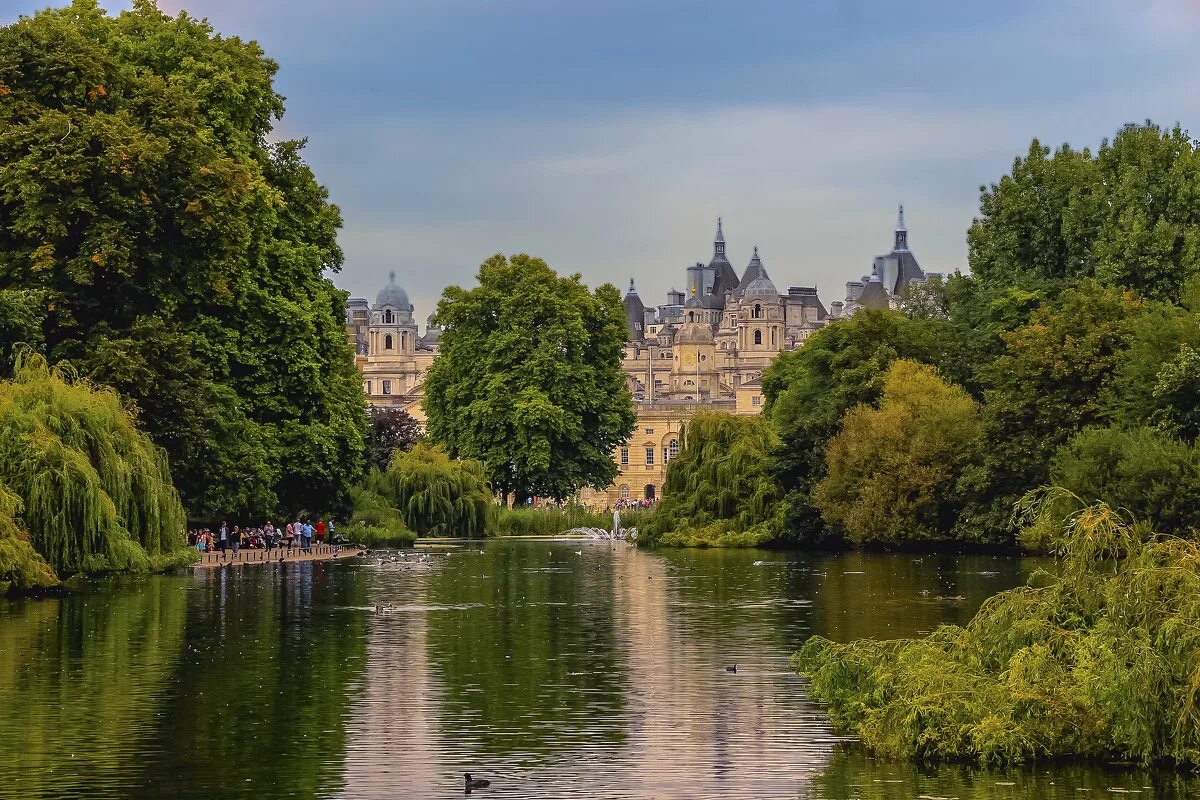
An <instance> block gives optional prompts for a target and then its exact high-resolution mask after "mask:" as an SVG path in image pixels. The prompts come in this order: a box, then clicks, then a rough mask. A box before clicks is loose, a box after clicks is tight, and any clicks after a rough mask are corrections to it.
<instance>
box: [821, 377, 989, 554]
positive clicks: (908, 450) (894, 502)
mask: <svg viewBox="0 0 1200 800" xmlns="http://www.w3.org/2000/svg"><path fill="white" fill-rule="evenodd" d="M982 437H983V428H982V425H981V423H980V419H979V404H978V403H976V402H975V401H974V400H972V399H971V397H970V396H969V395H968V394H967V393H966V392H965V391H964V390H963V389H962V388H961V387H959V386H954V385H952V384H949V383H947V382H946V381H944V380H943V379H942V378H941V377H940V376H939V375H938V373H937V370H935V369H933V368H932V367H929V366H926V365H924V364H918V363H917V362H915V361H907V360H899V361H895V362H893V363H892V366H891V367H890V368H889V369H888V371H887V374H886V375H885V376H884V384H883V395H882V397H881V398H880V401H879V407H878V408H875V407H873V406H870V405H859V406H856V407H855V408H852V409H850V410H849V411H847V412H846V416H845V421H844V422H843V424H842V430H841V432H840V433H839V434H838V435H837V436H835V437H834V438H833V440H832V441H830V443H829V449H828V452H827V455H826V458H827V460H828V467H827V474H826V476H825V477H824V478H823V479H822V480H821V482H820V483H818V484H817V487H816V489H815V491H814V493H813V498H814V500H815V502H816V503H817V505H818V507H819V508H820V509H821V511H822V513H823V514H824V515H825V519H826V520H827V521H829V522H832V523H835V524H837V525H839V526H840V527H841V528H843V529H844V530H845V531H846V532H847V533H848V534H849V536H850V539H851V540H852V541H854V542H855V543H858V544H862V543H865V542H874V543H882V544H889V545H896V544H901V543H903V542H905V541H912V540H920V539H945V538H949V536H950V533H951V530H952V529H953V527H954V524H955V522H956V517H957V510H958V509H957V497H956V491H955V489H956V482H957V480H958V477H959V475H960V474H961V472H962V470H963V468H964V467H965V466H966V465H968V464H970V463H972V462H973V461H974V460H976V459H977V458H978V457H979V455H980V454H979V446H980V442H981V440H982Z"/></svg>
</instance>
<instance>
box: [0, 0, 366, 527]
mask: <svg viewBox="0 0 1200 800" xmlns="http://www.w3.org/2000/svg"><path fill="white" fill-rule="evenodd" d="M275 69H276V65H275V63H274V62H273V61H271V60H270V59H268V58H266V57H265V56H264V55H263V53H262V51H261V50H260V49H259V47H258V46H257V45H256V44H254V43H253V42H244V41H242V40H240V39H237V38H224V37H221V36H219V35H217V34H215V33H214V32H213V30H212V29H211V28H210V27H209V25H208V24H207V23H206V22H202V21H198V20H195V19H192V18H190V17H188V16H187V15H185V14H181V15H179V16H177V17H175V18H170V17H167V16H165V15H164V14H162V13H161V12H159V11H158V9H157V8H156V7H155V5H154V4H153V3H152V2H150V1H149V0H135V2H134V4H133V8H132V9H131V10H130V11H127V12H124V13H122V14H120V15H119V16H117V17H115V18H114V17H109V16H107V15H105V14H104V13H103V12H102V11H101V10H99V9H98V8H97V6H96V3H95V2H94V0H75V2H74V3H73V4H72V5H71V6H70V7H69V8H66V9H61V10H52V11H45V12H42V13H39V14H37V15H35V16H33V17H30V18H22V19H20V20H18V21H17V22H16V23H14V24H12V25H10V26H8V27H5V28H0V164H2V165H3V167H4V168H3V169H2V170H0V291H6V290H20V291H27V292H36V293H37V295H36V296H37V297H39V298H40V301H41V305H40V307H39V308H38V309H37V311H38V312H39V313H38V314H33V313H32V312H31V311H27V312H23V313H25V314H26V316H30V317H32V318H34V319H39V317H42V319H39V321H40V322H41V326H40V327H41V331H40V333H41V334H42V337H41V338H42V340H43V341H44V348H45V352H46V354H47V355H48V357H49V358H50V359H51V361H54V362H60V361H70V362H71V363H72V364H73V365H74V366H75V367H76V368H77V369H78V370H80V371H81V372H82V373H84V374H86V375H88V376H90V377H91V378H93V379H94V380H97V381H101V382H104V383H108V384H110V385H112V386H114V387H116V388H117V389H119V390H120V391H121V392H122V393H123V394H124V395H126V396H127V397H129V398H131V399H132V400H133V401H134V402H135V403H136V405H137V406H138V408H139V414H140V419H141V422H142V424H143V425H144V426H145V427H146V429H147V430H148V431H149V432H150V434H151V435H152V437H153V438H154V440H155V441H156V442H157V443H158V444H160V445H162V446H163V447H164V448H165V449H166V450H167V453H168V455H169V458H170V463H171V469H172V472H173V474H174V476H175V482H176V485H177V486H178V488H179V491H180V493H181V495H182V497H183V500H184V502H185V504H186V505H187V507H188V508H189V510H190V511H191V513H192V514H193V515H195V516H199V517H214V516H218V515H226V514H228V515H235V514H242V513H259V512H265V511H269V510H272V509H274V508H277V507H279V506H282V507H287V508H293V509H294V508H297V507H313V506H315V507H328V506H332V505H336V504H338V503H339V502H341V501H343V500H344V498H345V496H346V494H347V491H348V488H349V486H350V484H351V483H352V482H353V481H354V480H355V479H357V477H358V476H359V474H360V473H361V468H362V463H363V440H364V435H365V427H366V418H365V404H364V400H363V397H362V393H361V390H360V387H359V381H358V378H357V376H356V375H355V372H354V367H353V361H352V357H351V353H350V349H349V345H348V344H347V342H346V340H345V332H344V328H343V325H342V316H343V308H344V297H343V294H342V293H341V292H340V291H338V290H337V289H336V288H335V287H334V286H333V284H332V283H331V282H330V281H329V280H328V279H327V278H326V277H325V271H326V270H333V271H336V270H337V269H338V268H339V267H340V265H341V261H342V254H341V251H340V250H339V248H338V246H337V243H336V239H335V234H336V231H337V228H338V227H339V225H340V215H339V213H338V210H337V208H336V207H335V206H333V205H331V204H330V203H329V201H328V197H327V193H326V191H325V190H324V189H323V188H322V187H321V186H320V185H319V184H318V183H317V182H316V180H315V178H314V176H313V174H312V172H311V170H310V169H309V168H308V167H307V166H306V165H305V163H304V162H303V160H302V159H301V157H300V148H301V145H302V143H300V142H282V143H278V144H275V145H270V144H268V142H267V139H266V137H267V134H268V133H269V132H270V130H271V127H272V124H273V122H274V120H276V119H278V118H279V117H280V116H281V115H282V114H283V98H282V97H280V96H279V95H278V94H276V93H275V91H274V89H273V87H272V78H273V75H274V73H275ZM23 297H24V298H27V297H29V295H25V296H23ZM22 302H24V300H22ZM18 335H19V336H21V337H22V338H23V339H24V340H29V339H33V340H34V343H35V344H37V338H38V337H36V336H32V335H30V334H28V333H27V332H25V331H18V332H16V333H15V334H10V335H9V336H10V338H16V336H18Z"/></svg>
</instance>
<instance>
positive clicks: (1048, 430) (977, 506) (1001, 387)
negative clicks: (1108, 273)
mask: <svg viewBox="0 0 1200 800" xmlns="http://www.w3.org/2000/svg"><path fill="white" fill-rule="evenodd" d="M1142 313H1144V308H1143V305H1142V303H1141V302H1140V301H1138V300H1137V299H1136V298H1134V297H1133V296H1131V295H1130V294H1129V293H1126V292H1121V291H1120V290H1117V289H1111V288H1109V289H1105V288H1101V287H1099V286H1096V285H1095V284H1092V283H1084V284H1081V285H1080V286H1079V287H1078V288H1076V289H1072V290H1069V291H1067V292H1066V293H1064V295H1063V297H1062V300H1061V301H1060V302H1059V303H1057V304H1045V305H1043V306H1041V307H1040V308H1039V309H1038V310H1037V311H1036V312H1035V313H1034V315H1033V318H1032V319H1031V321H1030V322H1029V324H1027V325H1024V326H1022V327H1020V328H1018V329H1017V330H1015V331H1012V332H1011V333H1006V334H1003V337H1002V338H1003V339H1004V342H1005V351H1004V354H1003V355H1001V356H1000V357H999V358H997V359H996V360H995V361H993V362H991V363H990V364H989V365H987V367H986V368H985V369H984V370H983V372H984V375H985V379H986V381H987V384H988V388H987V389H986V390H985V392H984V400H985V403H984V411H983V420H984V431H985V448H984V452H985V458H984V462H983V466H982V468H981V469H980V470H978V471H976V472H975V473H974V474H972V475H969V476H967V478H965V479H964V494H965V498H964V500H965V503H966V505H967V507H966V509H965V510H964V512H963V518H962V519H961V520H960V524H961V525H962V526H963V528H964V530H965V531H968V533H967V534H965V535H970V536H972V537H973V538H978V539H982V540H989V539H993V540H994V539H999V540H1000V541H1006V540H1007V541H1011V539H1010V538H1008V536H1009V532H1010V530H1011V526H1010V525H1009V519H1010V517H1011V515H1012V508H1013V505H1014V504H1015V503H1016V502H1017V501H1018V500H1019V499H1020V498H1021V496H1022V495H1023V494H1024V493H1025V492H1026V491H1028V490H1030V489H1033V488H1036V487H1038V486H1041V485H1044V484H1045V483H1046V482H1047V480H1048V479H1049V472H1050V461H1051V459H1052V458H1053V456H1054V453H1055V452H1056V451H1057V450H1058V448H1059V447H1060V446H1061V445H1063V444H1065V443H1066V442H1067V441H1068V440H1069V439H1070V438H1071V437H1072V436H1074V435H1075V433H1077V432H1078V431H1080V430H1082V429H1083V428H1084V427H1086V426H1088V425H1096V424H1099V423H1101V422H1102V421H1103V420H1104V418H1105V417H1106V416H1107V414H1108V408H1107V407H1106V405H1105V397H1106V396H1107V395H1106V392H1105V388H1106V386H1107V385H1108V383H1109V382H1110V381H1111V380H1112V377H1113V375H1114V372H1115V370H1116V367H1117V365H1118V364H1119V363H1120V361H1121V358H1122V356H1123V353H1124V350H1125V348H1126V347H1127V345H1128V342H1129V339H1130V331H1131V327H1132V323H1133V321H1134V320H1135V319H1136V318H1137V317H1138V316H1140V315H1141V314H1142Z"/></svg>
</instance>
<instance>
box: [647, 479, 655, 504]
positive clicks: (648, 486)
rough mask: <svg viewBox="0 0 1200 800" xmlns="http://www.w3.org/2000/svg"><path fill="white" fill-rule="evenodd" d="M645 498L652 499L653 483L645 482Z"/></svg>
mask: <svg viewBox="0 0 1200 800" xmlns="http://www.w3.org/2000/svg"><path fill="white" fill-rule="evenodd" d="M646 499H647V500H653V499H654V484H653V483H647V484H646Z"/></svg>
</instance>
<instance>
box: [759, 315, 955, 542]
mask: <svg viewBox="0 0 1200 800" xmlns="http://www.w3.org/2000/svg"><path fill="white" fill-rule="evenodd" d="M947 341H951V337H949V336H938V335H936V328H934V327H933V326H930V325H927V324H925V323H924V322H923V321H914V320H912V319H910V318H908V317H906V316H905V315H904V314H902V313H899V312H896V311H888V310H874V309H866V308H864V309H861V310H859V311H858V312H857V313H856V314H855V315H854V316H853V317H850V318H849V319H845V320H839V321H838V322H837V323H835V324H833V325H828V326H826V327H824V328H822V329H821V330H819V331H817V332H816V333H815V334H813V335H812V336H811V337H810V338H809V339H808V341H807V342H805V344H804V346H803V347H801V348H799V349H797V350H792V351H790V352H785V353H781V354H780V355H779V356H778V357H777V358H776V359H775V361H774V362H773V363H772V364H771V366H770V368H769V369H768V370H767V371H766V372H765V373H763V379H762V384H763V393H764V395H765V396H766V406H765V409H764V413H765V414H766V415H768V416H769V418H770V420H771V422H772V424H773V425H774V428H775V430H776V431H777V433H778V436H779V445H778V446H777V447H776V449H775V450H773V452H772V457H771V463H772V468H773V470H774V471H775V473H776V478H777V480H778V481H779V483H780V485H781V486H782V488H783V490H784V491H785V492H786V495H785V497H784V500H783V506H782V512H781V513H782V514H783V515H784V522H783V535H784V536H786V537H788V538H791V539H793V540H796V541H804V542H815V541H821V540H822V539H823V538H824V537H825V526H824V525H823V523H822V520H821V516H820V512H819V511H818V509H817V508H816V506H815V505H814V504H813V502H812V491H813V489H814V488H815V487H816V485H817V483H818V482H819V481H820V480H821V478H822V477H824V475H825V450H826V447H827V445H828V442H829V440H830V439H832V438H833V437H834V436H835V435H836V434H837V432H838V431H839V430H840V428H841V423H842V418H843V416H844V415H845V413H846V412H847V411H848V410H850V409H851V408H853V407H854V406H856V405H859V404H860V403H874V402H875V401H876V400H878V399H879V394H880V392H881V391H882V389H883V375H884V373H886V372H887V370H888V367H889V366H891V363H892V362H893V361H894V360H896V359H898V358H911V359H915V360H917V361H924V362H926V363H936V362H937V361H938V357H937V354H938V352H939V351H940V349H941V348H942V346H943V345H944V343H945V342H947Z"/></svg>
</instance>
